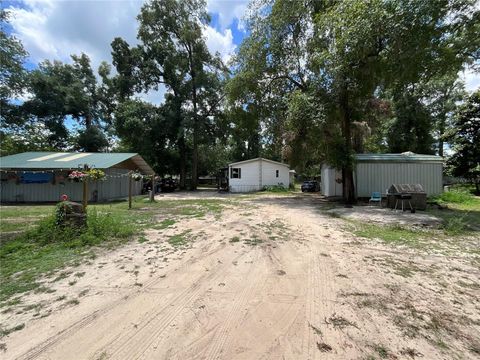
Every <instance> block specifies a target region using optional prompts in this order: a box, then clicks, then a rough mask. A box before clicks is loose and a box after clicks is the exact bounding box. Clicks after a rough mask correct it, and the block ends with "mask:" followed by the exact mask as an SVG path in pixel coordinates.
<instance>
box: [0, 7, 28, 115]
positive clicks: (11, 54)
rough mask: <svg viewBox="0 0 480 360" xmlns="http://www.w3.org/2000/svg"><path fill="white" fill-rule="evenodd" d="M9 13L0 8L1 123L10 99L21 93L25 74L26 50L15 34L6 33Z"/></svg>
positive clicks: (8, 110)
mask: <svg viewBox="0 0 480 360" xmlns="http://www.w3.org/2000/svg"><path fill="white" fill-rule="evenodd" d="M8 17H9V14H8V12H7V11H6V10H5V9H0V64H2V66H1V67H0V109H1V114H0V115H1V120H2V124H3V122H4V121H6V120H7V118H8V115H9V112H10V111H12V108H13V107H14V106H13V105H12V104H11V103H10V100H12V99H13V98H15V97H16V96H19V95H22V93H23V92H24V90H25V78H26V75H27V72H26V70H25V69H24V67H23V64H24V62H25V59H26V57H27V52H26V51H25V49H24V47H23V45H22V43H21V42H20V40H18V39H17V38H16V37H15V36H13V35H11V34H8V33H7V32H6V28H7V27H8Z"/></svg>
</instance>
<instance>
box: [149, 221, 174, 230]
mask: <svg viewBox="0 0 480 360" xmlns="http://www.w3.org/2000/svg"><path fill="white" fill-rule="evenodd" d="M175 223H176V221H175V220H173V219H165V220H162V221H161V222H160V223H159V224H158V225H155V226H154V228H155V229H159V230H162V229H166V228H168V227H169V226H172V225H174V224H175Z"/></svg>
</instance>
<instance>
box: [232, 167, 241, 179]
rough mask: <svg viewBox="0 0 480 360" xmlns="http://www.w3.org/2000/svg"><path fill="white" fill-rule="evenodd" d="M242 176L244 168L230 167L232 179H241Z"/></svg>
mask: <svg viewBox="0 0 480 360" xmlns="http://www.w3.org/2000/svg"><path fill="white" fill-rule="evenodd" d="M241 178H242V168H231V169H230V179H241Z"/></svg>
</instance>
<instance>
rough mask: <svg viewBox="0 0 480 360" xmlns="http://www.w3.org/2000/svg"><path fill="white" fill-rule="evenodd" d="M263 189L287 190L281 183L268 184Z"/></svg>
mask: <svg viewBox="0 0 480 360" xmlns="http://www.w3.org/2000/svg"><path fill="white" fill-rule="evenodd" d="M263 191H269V192H278V193H279V192H288V191H289V190H288V188H286V187H285V186H283V185H281V184H280V185H269V186H264V187H263Z"/></svg>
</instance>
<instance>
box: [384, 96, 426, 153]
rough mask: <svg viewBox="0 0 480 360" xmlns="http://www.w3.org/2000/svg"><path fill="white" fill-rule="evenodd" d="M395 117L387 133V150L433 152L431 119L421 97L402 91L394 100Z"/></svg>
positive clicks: (395, 151)
mask: <svg viewBox="0 0 480 360" xmlns="http://www.w3.org/2000/svg"><path fill="white" fill-rule="evenodd" d="M394 105H395V118H394V119H393V122H392V124H391V125H390V128H389V130H388V133H387V138H388V147H389V152H392V153H402V152H406V151H411V152H414V153H417V154H432V153H433V137H432V135H431V131H432V127H433V119H432V117H431V115H430V112H429V111H428V109H427V107H426V106H425V105H424V104H422V102H421V99H420V98H418V97H416V96H415V95H414V94H412V93H409V92H404V93H403V94H402V95H401V96H400V97H399V98H396V99H395V100H394Z"/></svg>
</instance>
